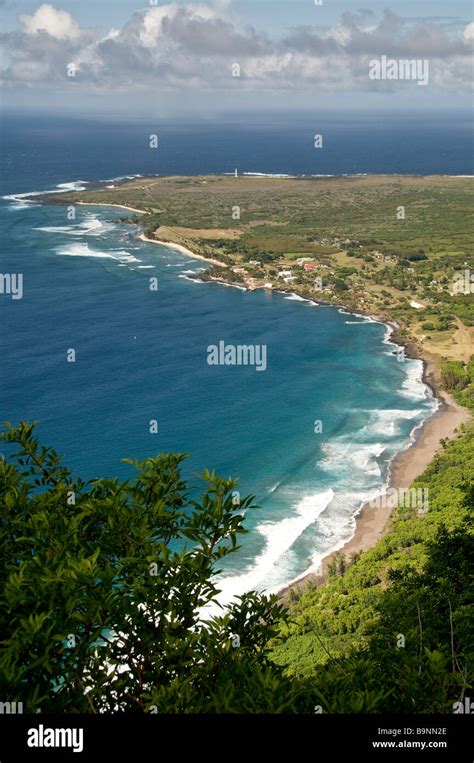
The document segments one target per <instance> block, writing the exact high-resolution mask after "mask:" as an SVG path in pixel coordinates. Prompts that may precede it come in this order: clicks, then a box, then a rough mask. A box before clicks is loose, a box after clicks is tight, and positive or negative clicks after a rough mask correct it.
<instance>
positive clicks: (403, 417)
mask: <svg viewBox="0 0 474 763" xmlns="http://www.w3.org/2000/svg"><path fill="white" fill-rule="evenodd" d="M367 413H370V421H369V423H368V424H367V425H366V426H365V427H363V429H362V430H361V431H369V432H370V433H373V434H381V435H386V436H391V435H394V434H395V433H396V431H397V428H398V425H399V424H401V423H402V421H407V420H408V421H409V420H410V419H416V418H417V417H418V416H421V414H422V413H423V411H422V410H421V409H417V410H404V409H403V408H381V409H378V410H374V411H367Z"/></svg>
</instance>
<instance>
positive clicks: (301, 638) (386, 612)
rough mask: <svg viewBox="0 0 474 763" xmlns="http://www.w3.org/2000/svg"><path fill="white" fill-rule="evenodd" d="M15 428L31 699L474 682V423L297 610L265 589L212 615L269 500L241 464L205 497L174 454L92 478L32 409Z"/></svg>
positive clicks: (233, 701)
mask: <svg viewBox="0 0 474 763" xmlns="http://www.w3.org/2000/svg"><path fill="white" fill-rule="evenodd" d="M2 439H3V440H4V451H6V452H7V451H8V452H10V455H9V456H8V457H5V458H4V459H3V460H1V461H0V549H1V555H0V559H1V561H0V565H1V566H0V643H1V647H0V689H1V693H2V697H6V698H8V699H9V700H10V701H15V700H16V701H23V702H24V704H25V711H27V712H35V711H37V710H38V709H39V708H41V711H42V712H47V711H53V710H54V711H66V712H79V711H80V712H100V711H112V710H116V709H121V710H124V711H129V712H130V711H137V712H208V713H222V712H244V713H259V712H269V713H281V712H358V711H362V712H382V711H387V710H393V711H398V712H413V711H414V712H419V713H423V712H446V713H451V712H453V704H454V703H455V702H456V701H458V700H463V698H464V697H465V696H469V691H472V660H473V655H474V648H473V647H474V644H473V633H472V616H470V614H469V613H470V610H469V605H470V603H471V602H472V559H473V535H472V509H473V504H474V486H473V482H472V475H473V474H474V448H473V440H474V431H473V427H472V426H469V428H468V429H467V431H466V432H465V433H464V434H463V435H462V436H461V437H460V438H459V439H458V440H456V441H454V442H450V443H448V444H447V445H446V447H445V450H444V451H443V452H442V453H441V454H440V455H439V456H438V457H437V458H436V459H435V460H434V461H433V463H432V464H431V465H430V467H429V468H428V469H427V471H426V472H425V473H424V475H423V476H422V478H421V479H420V480H419V481H418V482H417V483H416V484H417V485H420V486H423V487H427V488H428V490H429V511H428V512H427V513H426V514H425V513H423V514H417V513H416V512H415V510H407V509H404V510H402V509H399V510H398V511H397V512H396V513H395V515H394V517H393V520H392V523H391V527H390V528H389V531H388V532H387V533H386V535H385V536H384V538H383V539H382V540H381V541H380V542H379V543H378V544H377V545H376V546H375V547H374V548H373V549H371V550H370V551H368V552H366V553H365V554H363V555H361V556H359V557H358V558H357V559H355V560H344V559H342V558H339V562H338V564H335V565H333V567H332V574H331V576H330V578H329V580H328V581H327V582H326V584H325V585H324V586H323V587H321V588H313V587H310V588H308V589H307V590H306V591H305V592H304V593H302V594H301V595H299V594H298V593H296V592H294V593H293V596H292V601H291V602H290V605H289V612H288V613H285V612H284V611H283V610H282V608H281V606H280V605H279V604H278V603H277V601H276V600H275V598H274V597H270V598H267V597H265V596H260V595H256V594H254V593H250V594H247V595H246V596H244V597H242V598H241V599H240V600H239V601H238V603H237V604H235V605H234V606H232V607H229V608H228V609H226V610H224V611H222V612H221V614H220V615H219V616H217V617H213V618H212V619H210V620H209V621H208V622H203V621H202V619H201V616H200V612H202V608H203V607H204V606H205V605H206V604H208V603H209V602H211V601H212V600H213V599H214V597H215V594H216V588H215V583H214V582H213V580H214V578H213V575H214V574H215V572H216V571H217V569H218V565H219V559H221V558H222V557H223V556H224V555H226V554H228V553H231V552H233V551H235V550H236V548H237V538H238V535H239V534H240V533H242V532H245V530H244V527H243V513H244V512H245V511H246V510H250V509H251V508H252V506H253V503H252V499H251V498H242V499H240V498H239V499H238V500H236V493H235V488H236V483H235V482H234V481H232V480H222V479H220V478H219V477H217V476H216V475H215V474H214V473H209V472H205V473H204V475H203V480H204V492H203V495H202V496H201V498H200V499H199V500H190V499H189V498H188V497H187V485H186V483H185V482H184V481H183V480H182V479H181V476H180V464H181V462H182V460H183V458H184V456H182V455H173V454H167V455H164V454H160V455H158V456H157V457H156V458H151V459H147V460H146V461H143V462H141V463H138V462H133V463H132V462H129V463H130V464H131V465H132V466H134V467H135V469H136V476H135V478H134V479H131V480H129V481H127V482H119V481H117V480H105V479H97V480H94V481H92V482H90V483H84V482H83V481H81V480H80V479H75V478H73V476H72V475H71V473H70V471H69V470H68V469H67V468H66V467H64V466H63V465H62V464H61V462H60V459H59V457H58V456H57V454H56V453H55V452H54V451H53V450H51V449H48V448H42V447H40V446H39V444H38V442H37V440H36V439H35V437H34V428H33V426H32V425H26V424H22V425H20V427H19V428H17V429H14V428H11V427H9V426H7V428H6V431H5V432H4V433H3V435H2ZM18 447H19V450H18V451H17V452H11V451H15V450H16V448H18ZM288 615H289V617H288Z"/></svg>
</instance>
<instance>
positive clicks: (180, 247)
mask: <svg viewBox="0 0 474 763" xmlns="http://www.w3.org/2000/svg"><path fill="white" fill-rule="evenodd" d="M138 238H139V239H140V241H146V242H148V243H149V244H160V245H161V246H169V247H170V248H171V249H176V250H177V251H178V252H181V253H182V254H187V255H188V257H193V258H194V259H196V260H204V262H210V263H212V264H213V265H219V267H221V268H226V267H227V265H226V264H225V262H220V260H214V259H212V258H211V257H204V255H203V254H196V253H195V252H192V251H191V249H188V248H187V247H186V246H183V244H174V243H173V242H171V241H158V239H156V238H148V236H145V234H144V233H140V235H139V236H138ZM231 285H232V286H233V284H231Z"/></svg>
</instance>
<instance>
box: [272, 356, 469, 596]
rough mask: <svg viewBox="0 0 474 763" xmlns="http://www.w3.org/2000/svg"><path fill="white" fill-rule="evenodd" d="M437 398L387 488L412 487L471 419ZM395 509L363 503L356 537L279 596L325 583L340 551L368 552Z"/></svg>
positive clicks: (393, 467)
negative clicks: (447, 443)
mask: <svg viewBox="0 0 474 763" xmlns="http://www.w3.org/2000/svg"><path fill="white" fill-rule="evenodd" d="M421 360H422V361H423V364H424V374H423V381H424V383H425V384H427V386H429V387H430V388H431V389H432V387H431V385H430V384H429V382H427V381H426V380H425V372H426V368H425V366H428V365H429V362H428V361H427V360H426V359H425V358H421ZM433 397H434V398H435V399H436V400H438V402H439V406H438V408H437V409H436V410H435V411H433V413H432V414H431V415H430V416H428V417H427V418H426V419H425V420H424V421H423V423H422V424H421V426H419V427H417V428H415V429H414V430H413V431H412V437H413V441H412V442H411V443H410V444H409V445H408V446H407V447H406V448H405V449H404V450H401V451H400V452H399V453H397V454H396V455H395V456H394V457H393V459H392V460H391V462H390V464H389V467H388V475H387V480H386V485H385V488H384V490H385V489H389V488H395V489H402V488H409V487H410V486H411V485H412V483H413V482H415V481H416V480H417V479H418V478H419V477H420V476H421V474H423V472H424V471H425V469H426V468H427V467H428V466H429V464H430V463H431V461H432V460H433V458H434V457H435V455H436V454H437V453H439V452H440V451H442V449H443V448H442V444H441V441H442V440H445V439H451V438H453V437H454V436H455V435H456V433H457V431H459V429H460V427H461V426H462V425H463V424H466V423H467V422H468V421H469V420H470V419H471V415H470V413H469V411H468V410H467V408H463V406H461V405H460V404H459V403H457V402H456V401H455V400H454V398H453V397H452V396H451V395H450V394H449V393H447V392H445V391H438V392H437V393H435V392H433ZM381 492H382V491H381ZM393 511H394V509H393V508H392V507H391V506H375V505H373V499H372V501H366V502H365V503H363V504H362V505H361V506H360V507H359V509H358V510H357V512H356V513H355V514H354V519H355V523H356V525H355V529H354V534H353V535H352V537H351V538H349V539H348V540H346V541H344V542H343V543H342V544H340V545H339V546H337V547H336V548H334V549H333V550H332V551H329V552H328V553H327V554H326V556H324V557H323V559H322V560H321V565H320V570H318V571H317V572H316V571H309V572H306V573H303V574H302V575H301V576H300V577H298V578H296V579H295V580H293V581H292V582H291V583H289V584H288V585H286V586H284V587H283V588H281V589H280V590H279V591H278V592H277V595H278V596H279V598H280V599H281V600H282V602H283V603H287V601H288V597H289V593H290V591H292V590H294V591H297V592H299V593H301V592H302V591H304V589H305V588H306V587H307V586H311V585H315V586H320V585H322V584H323V583H324V582H325V581H326V578H327V571H328V566H329V564H330V562H331V561H332V560H333V559H334V557H335V556H336V554H341V553H342V554H343V555H344V556H345V557H346V560H347V561H349V560H350V556H351V555H352V554H356V553H359V552H364V551H368V550H369V549H370V548H372V547H373V546H375V545H376V543H378V541H379V540H380V539H381V538H382V537H383V535H384V534H385V531H386V529H387V526H388V523H389V520H390V517H391V515H392V513H393Z"/></svg>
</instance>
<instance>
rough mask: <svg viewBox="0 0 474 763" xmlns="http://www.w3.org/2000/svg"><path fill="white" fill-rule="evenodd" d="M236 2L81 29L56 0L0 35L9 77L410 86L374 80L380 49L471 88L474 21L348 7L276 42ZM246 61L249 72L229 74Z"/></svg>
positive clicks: (159, 10) (257, 87)
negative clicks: (460, 25)
mask: <svg viewBox="0 0 474 763" xmlns="http://www.w3.org/2000/svg"><path fill="white" fill-rule="evenodd" d="M229 6H230V2H229V0H221V1H219V0H216V2H215V3H211V2H208V3H201V4H197V5H194V4H192V5H191V4H178V3H176V2H172V3H168V4H167V5H161V6H157V7H152V8H148V9H146V10H142V11H137V12H135V13H134V14H133V15H132V17H131V18H130V19H129V21H128V22H127V23H125V24H124V25H123V26H122V28H120V29H116V28H111V29H110V30H109V31H106V32H104V31H100V30H97V29H84V28H81V27H80V25H79V24H78V23H77V21H76V20H75V19H74V18H73V17H72V16H71V14H69V13H67V12H66V11H63V10H60V9H58V8H55V7H54V6H53V5H50V4H43V5H41V6H40V7H39V8H38V9H37V10H36V11H35V13H34V14H32V15H30V16H28V15H22V16H20V19H19V20H20V22H21V25H22V27H23V30H22V31H19V32H12V33H7V34H4V35H1V36H0V39H1V40H3V42H4V44H5V46H6V47H7V50H8V52H9V63H8V65H7V67H6V69H5V71H4V79H5V80H6V81H7V82H10V83H12V84H14V83H15V82H21V83H23V84H26V85H27V84H28V82H30V84H31V85H33V84H34V86H35V87H40V86H41V85H43V86H44V87H45V88H48V87H49V88H58V87H59V86H60V84H61V82H62V84H63V85H64V86H66V85H70V84H71V82H70V80H68V78H67V65H68V64H69V63H70V62H75V63H76V64H77V65H78V66H79V69H78V75H77V77H76V78H75V79H74V88H75V89H76V90H77V89H79V90H81V91H82V92H88V91H94V92H97V91H103V92H106V91H108V92H111V91H117V90H119V91H124V90H127V89H129V88H130V87H133V88H134V90H148V91H149V90H151V89H152V90H153V91H154V92H156V91H157V90H159V89H162V90H163V91H165V90H170V89H179V88H183V89H185V88H203V89H207V90H209V91H213V90H215V91H222V90H226V91H230V90H231V89H237V90H238V91H246V92H257V93H258V92H263V91H265V92H268V91H274V92H278V91H295V90H298V91H300V92H317V91H321V92H337V91H349V90H353V91H358V92H360V91H369V90H373V89H377V90H385V91H386V90H387V89H388V88H391V89H396V88H397V87H398V88H400V87H405V88H406V87H409V86H410V85H409V83H393V82H391V83H380V82H373V81H371V80H369V78H368V61H369V60H370V59H371V58H372V57H374V56H381V55H387V56H388V57H394V58H429V60H430V83H431V84H432V86H434V87H437V88H443V87H447V88H450V89H458V90H459V89H466V88H468V87H469V86H470V79H471V77H470V66H469V63H470V54H471V50H470V44H469V43H470V41H472V39H473V37H474V24H469V25H468V26H467V27H466V28H465V29H464V32H463V33H462V34H460V33H459V32H452V33H451V34H449V33H448V32H446V30H445V29H443V28H441V27H440V26H439V25H437V24H436V23H435V22H434V21H432V20H430V21H427V22H423V21H420V20H417V21H416V22H414V23H413V22H410V23H408V22H407V21H405V20H404V19H402V18H401V17H399V16H397V15H396V14H394V13H393V12H391V11H389V10H386V11H384V13H383V15H382V16H381V17H379V18H376V17H375V16H374V15H373V14H371V15H370V18H369V17H368V15H367V14H364V13H359V14H352V13H344V14H343V15H342V17H341V19H340V21H339V23H338V24H335V25H334V26H332V27H331V28H329V29H326V30H323V31H318V29H317V28H316V27H304V28H295V29H293V30H290V31H289V33H288V34H287V35H286V36H285V37H284V38H282V39H280V40H277V41H271V40H270V39H269V38H268V37H267V35H266V34H265V33H262V32H258V31H256V30H255V29H252V28H245V29H242V28H241V27H240V26H239V24H238V21H237V20H236V18H235V16H234V14H231V13H230V8H229ZM233 63H239V64H240V66H241V71H242V76H241V78H240V79H238V80H237V79H233V78H232V77H231V70H232V64H233Z"/></svg>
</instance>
